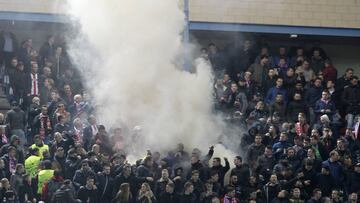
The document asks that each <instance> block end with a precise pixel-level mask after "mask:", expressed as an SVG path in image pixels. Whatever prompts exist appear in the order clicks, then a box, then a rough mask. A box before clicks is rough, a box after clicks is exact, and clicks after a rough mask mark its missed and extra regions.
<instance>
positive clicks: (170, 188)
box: [159, 182, 180, 203]
mask: <svg viewBox="0 0 360 203" xmlns="http://www.w3.org/2000/svg"><path fill="white" fill-rule="evenodd" d="M174 189H175V184H174V183H171V182H170V183H168V184H166V188H165V192H164V193H162V194H161V195H160V198H159V203H169V202H171V203H179V200H180V196H179V195H178V194H176V193H175V192H174Z"/></svg>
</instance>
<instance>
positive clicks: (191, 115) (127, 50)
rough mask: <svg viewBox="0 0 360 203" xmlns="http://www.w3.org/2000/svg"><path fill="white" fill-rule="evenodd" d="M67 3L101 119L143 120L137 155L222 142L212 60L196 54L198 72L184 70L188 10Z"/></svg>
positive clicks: (163, 1) (157, 3) (167, 4)
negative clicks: (185, 22)
mask: <svg viewBox="0 0 360 203" xmlns="http://www.w3.org/2000/svg"><path fill="white" fill-rule="evenodd" d="M68 4H69V5H70V7H71V9H70V10H71V11H70V14H71V15H72V16H73V17H74V18H75V20H76V21H77V22H78V23H79V24H78V26H79V27H81V28H80V34H78V35H77V37H75V38H74V39H73V41H72V43H71V49H70V55H71V56H72V59H73V61H74V62H75V64H76V66H77V67H79V69H80V70H81V71H82V73H83V76H84V79H85V81H86V86H87V87H88V89H89V90H90V91H91V93H92V95H93V97H94V103H95V104H96V105H97V107H98V108H99V111H98V112H97V117H98V120H99V123H102V124H105V125H106V126H107V127H119V126H120V127H125V126H126V127H128V128H130V129H132V128H134V127H135V126H141V134H142V137H141V141H139V142H137V143H136V144H135V146H137V147H136V148H135V153H138V154H144V152H145V150H146V149H147V148H151V149H154V150H159V151H161V150H167V149H174V147H175V146H176V144H177V143H178V142H182V143H184V145H185V146H186V147H187V148H188V149H189V148H192V147H198V148H200V149H203V150H204V151H205V150H206V149H207V148H208V147H209V146H210V145H213V144H216V143H218V139H219V136H220V135H221V134H222V133H223V129H224V128H225V124H224V122H223V121H222V118H221V117H220V116H218V115H215V114H214V113H213V95H212V94H213V91H212V90H213V86H212V85H213V78H212V73H211V69H210V67H209V65H208V64H207V63H206V62H204V61H202V60H197V61H196V63H195V66H196V70H197V71H196V73H195V74H191V73H188V72H185V71H182V70H181V69H182V64H183V58H184V57H183V50H184V48H183V43H182V32H183V27H184V17H185V16H184V14H183V8H182V7H181V5H180V4H179V2H178V1H175V0H151V1H148V0H137V1H134V0H122V1H119V0H106V1H104V0H77V1H74V0H71V1H70V0H69V1H68ZM128 136H131V134H129V135H128ZM229 142H239V139H238V137H237V139H235V140H234V139H233V140H229ZM219 149H220V147H219ZM223 150H224V151H225V150H226V149H223ZM218 152H219V151H218ZM227 154H229V153H227ZM229 158H230V157H229Z"/></svg>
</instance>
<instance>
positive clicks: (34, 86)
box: [31, 73, 39, 95]
mask: <svg viewBox="0 0 360 203" xmlns="http://www.w3.org/2000/svg"><path fill="white" fill-rule="evenodd" d="M31 95H39V84H38V74H37V73H36V74H35V75H34V74H32V73H31Z"/></svg>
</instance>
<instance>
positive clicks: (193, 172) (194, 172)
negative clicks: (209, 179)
mask: <svg viewBox="0 0 360 203" xmlns="http://www.w3.org/2000/svg"><path fill="white" fill-rule="evenodd" d="M196 173H197V174H200V171H198V170H193V171H191V175H194V174H196Z"/></svg>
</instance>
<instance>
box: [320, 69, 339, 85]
mask: <svg viewBox="0 0 360 203" xmlns="http://www.w3.org/2000/svg"><path fill="white" fill-rule="evenodd" d="M322 72H323V76H324V80H325V81H329V80H331V81H334V82H335V81H336V79H337V70H336V68H334V66H328V67H325V68H324V69H323V71H322Z"/></svg>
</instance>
